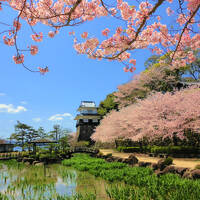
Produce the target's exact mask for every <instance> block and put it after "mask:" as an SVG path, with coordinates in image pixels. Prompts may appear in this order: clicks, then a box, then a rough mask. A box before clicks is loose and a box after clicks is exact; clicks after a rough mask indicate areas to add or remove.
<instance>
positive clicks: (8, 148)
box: [0, 140, 14, 153]
mask: <svg viewBox="0 0 200 200" xmlns="http://www.w3.org/2000/svg"><path fill="white" fill-rule="evenodd" d="M13 147H14V144H10V143H8V142H6V141H5V140H0V153H3V152H12V151H13Z"/></svg>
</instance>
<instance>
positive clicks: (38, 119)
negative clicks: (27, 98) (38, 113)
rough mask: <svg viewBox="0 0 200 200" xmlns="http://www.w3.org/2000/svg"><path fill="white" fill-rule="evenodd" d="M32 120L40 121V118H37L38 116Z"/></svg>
mask: <svg viewBox="0 0 200 200" xmlns="http://www.w3.org/2000/svg"><path fill="white" fill-rule="evenodd" d="M33 121H34V122H40V121H41V118H39V117H36V118H33Z"/></svg>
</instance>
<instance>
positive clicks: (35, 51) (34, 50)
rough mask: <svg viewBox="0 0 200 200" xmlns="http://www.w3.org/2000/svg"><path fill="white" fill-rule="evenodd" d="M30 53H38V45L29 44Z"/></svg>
mask: <svg viewBox="0 0 200 200" xmlns="http://www.w3.org/2000/svg"><path fill="white" fill-rule="evenodd" d="M30 50H31V55H36V54H37V53H38V47H37V46H35V45H31V48H30Z"/></svg>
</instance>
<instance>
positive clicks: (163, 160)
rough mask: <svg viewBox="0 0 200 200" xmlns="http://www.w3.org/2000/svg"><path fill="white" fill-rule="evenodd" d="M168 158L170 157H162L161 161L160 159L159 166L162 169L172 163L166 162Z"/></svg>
mask: <svg viewBox="0 0 200 200" xmlns="http://www.w3.org/2000/svg"><path fill="white" fill-rule="evenodd" d="M166 159H169V158H165V159H160V160H159V161H158V163H157V164H158V168H159V169H160V170H163V169H164V168H165V167H166V166H168V165H170V164H166Z"/></svg>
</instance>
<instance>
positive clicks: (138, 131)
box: [92, 86, 200, 142]
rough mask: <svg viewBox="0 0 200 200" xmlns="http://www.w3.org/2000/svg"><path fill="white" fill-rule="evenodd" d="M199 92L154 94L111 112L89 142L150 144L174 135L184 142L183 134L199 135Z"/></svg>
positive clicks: (189, 89) (194, 89)
mask: <svg viewBox="0 0 200 200" xmlns="http://www.w3.org/2000/svg"><path fill="white" fill-rule="evenodd" d="M199 98H200V88H199V87H198V86H192V87H190V88H187V89H184V90H183V89H182V90H180V91H175V92H174V93H170V92H167V93H165V94H162V93H160V92H156V93H154V94H151V95H149V96H148V97H147V98H146V99H144V100H138V102H137V103H136V104H132V105H130V106H127V107H124V108H122V109H121V110H120V111H119V112H117V111H114V110H113V111H112V112H111V113H110V114H108V115H107V116H106V117H104V118H103V119H102V120H101V123H100V125H99V126H97V128H96V131H95V133H94V134H93V135H92V139H93V140H95V141H100V142H112V141H114V140H115V139H118V138H126V139H131V140H133V141H139V140H142V139H143V138H146V139H147V140H149V141H153V140H156V139H158V138H162V139H165V138H172V137H173V135H174V133H176V136H177V137H178V138H179V139H181V140H183V139H184V138H185V136H184V131H185V130H187V129H190V130H192V131H193V132H195V133H196V134H199V133H200V101H199Z"/></svg>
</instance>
